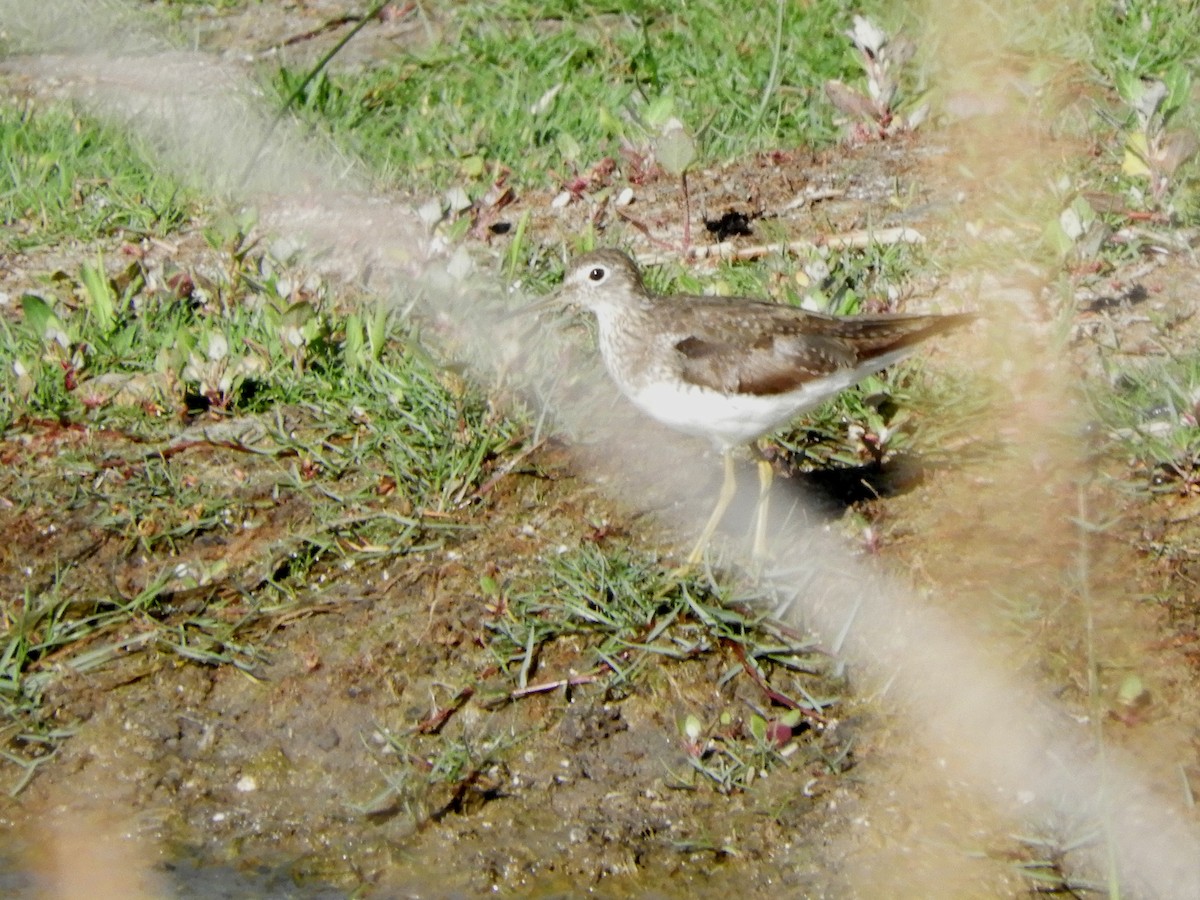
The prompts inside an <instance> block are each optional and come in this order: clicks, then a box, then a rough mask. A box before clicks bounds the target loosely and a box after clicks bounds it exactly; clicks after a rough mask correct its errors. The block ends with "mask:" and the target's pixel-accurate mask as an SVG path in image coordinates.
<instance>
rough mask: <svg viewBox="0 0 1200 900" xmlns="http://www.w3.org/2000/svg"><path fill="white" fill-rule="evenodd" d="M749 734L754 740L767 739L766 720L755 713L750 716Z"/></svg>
mask: <svg viewBox="0 0 1200 900" xmlns="http://www.w3.org/2000/svg"><path fill="white" fill-rule="evenodd" d="M750 734H751V735H753V736H754V739H755V740H756V741H762V742H765V741H766V739H767V720H766V719H764V718H763V717H762V716H760V715H758V714H757V713H756V714H755V715H753V716H751V717H750Z"/></svg>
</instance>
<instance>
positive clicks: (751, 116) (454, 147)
mask: <svg viewBox="0 0 1200 900" xmlns="http://www.w3.org/2000/svg"><path fill="white" fill-rule="evenodd" d="M782 8H783V13H784V14H783V22H782V26H783V27H782V30H781V31H778V32H777V30H776V24H777V20H776V15H775V10H776V7H775V5H774V4H770V5H769V6H766V7H764V6H756V5H741V6H734V7H729V6H728V5H724V4H719V3H716V2H714V0H706V2H700V3H691V4H688V5H687V7H686V8H683V7H680V8H678V9H658V8H655V9H651V8H649V7H647V6H646V5H645V4H642V3H635V2H631V0H616V2H611V3H607V4H602V5H600V6H599V7H597V6H595V5H592V4H586V5H585V4H578V3H528V2H508V3H501V4H486V5H484V4H475V3H472V4H463V5H459V6H456V7H452V8H451V9H450V10H449V11H448V14H446V15H444V16H443V17H441V18H440V19H439V20H438V28H444V31H441V32H440V33H439V34H438V36H437V37H436V38H435V39H434V40H433V41H432V42H431V43H429V44H428V45H426V46H419V45H418V46H414V47H413V48H411V49H410V50H409V51H408V52H406V53H404V54H401V55H398V56H397V58H396V60H395V61H391V62H386V63H384V64H383V65H381V66H379V67H377V68H374V69H372V70H370V71H367V72H364V73H361V74H353V75H351V74H338V75H328V76H327V75H323V76H321V77H320V78H319V79H317V80H316V81H315V82H314V83H313V84H312V85H310V87H309V89H308V90H307V91H306V94H305V96H304V98H303V102H302V110H303V114H304V115H305V116H306V117H307V118H310V119H311V120H313V121H319V122H320V123H321V124H322V127H324V128H327V129H329V130H330V131H331V132H333V133H334V134H335V135H337V136H339V138H341V139H343V140H345V141H346V142H348V143H349V145H350V146H351V147H352V149H353V150H354V152H356V153H357V154H358V155H360V156H361V157H362V158H364V159H366V160H367V161H368V162H369V163H370V164H371V165H372V166H373V167H374V168H375V170H376V171H377V172H378V173H380V175H381V177H382V178H383V179H384V180H386V181H390V182H394V183H400V184H402V185H403V186H404V187H405V188H406V189H411V188H417V187H421V186H423V185H424V186H447V185H450V184H460V183H463V182H468V183H470V182H478V183H479V184H480V185H483V186H486V185H487V184H490V183H491V180H492V179H493V178H494V177H496V174H497V172H498V170H499V169H501V168H504V169H506V170H509V171H511V180H512V181H513V182H515V183H517V184H519V185H522V186H539V187H540V186H545V185H546V184H547V182H548V181H549V182H550V183H553V182H554V181H556V180H562V179H566V178H568V177H569V176H570V175H571V174H572V173H573V172H574V171H576V170H586V169H588V168H590V167H591V166H592V165H594V164H595V163H597V162H599V161H600V160H601V159H602V158H604V157H605V156H613V157H618V156H619V155H620V154H621V152H622V146H628V147H631V148H633V149H634V150H635V151H638V152H644V151H645V149H646V147H647V146H648V140H649V134H650V133H652V132H653V129H652V128H648V127H647V125H646V119H647V117H649V118H651V119H653V118H654V117H655V116H656V115H657V116H658V117H660V118H661V117H662V116H663V114H664V112H666V111H672V112H673V113H674V114H675V115H676V116H678V117H679V118H680V119H681V120H682V121H683V122H684V123H685V124H686V125H687V126H688V127H689V128H690V129H691V130H692V131H694V132H697V133H698V134H699V136H700V141H699V143H700V148H701V152H702V158H705V159H709V160H720V159H726V158H730V157H733V156H737V155H740V154H743V153H746V152H748V151H751V150H754V149H762V148H768V147H776V146H781V145H793V144H811V143H824V142H828V141H830V140H832V139H833V138H834V136H835V131H834V128H833V124H832V120H831V110H830V109H829V107H828V105H827V104H826V103H824V102H823V101H821V100H820V99H819V94H820V91H821V86H822V84H823V82H824V80H825V79H826V78H829V77H842V78H850V77H853V75H854V63H853V59H852V57H851V55H850V53H849V51H848V49H847V41H846V39H845V38H844V37H843V36H842V34H841V33H840V27H843V26H846V25H848V24H849V22H850V18H851V13H852V12H853V11H855V10H856V9H857V7H854V6H852V5H850V4H847V3H845V2H841V0H818V2H816V3H812V4H794V3H786V4H783V7H782ZM734 35H736V36H737V37H736V38H734V37H732V36H734ZM773 72H774V73H775V76H774V78H772V73H773ZM302 74H303V73H299V72H288V71H284V72H281V73H280V74H279V76H278V79H277V82H276V84H277V87H278V89H279V91H280V94H281V96H287V95H289V94H290V93H291V92H292V90H293V88H294V86H295V85H296V84H298V83H299V80H300V79H301V77H302ZM517 74H519V77H514V75H517ZM551 92H556V93H554V94H553V96H552V97H551ZM535 108H537V111H536V112H534V111H532V110H534V109H535Z"/></svg>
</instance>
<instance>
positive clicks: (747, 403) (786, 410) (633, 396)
mask: <svg viewBox="0 0 1200 900" xmlns="http://www.w3.org/2000/svg"><path fill="white" fill-rule="evenodd" d="M828 387H829V386H828V385H824V386H822V389H819V390H814V389H813V387H812V386H810V387H805V388H801V389H800V390H796V391H791V392H789V393H786V394H774V395H769V396H757V395H754V394H722V393H719V392H717V391H713V390H709V389H707V388H700V387H695V386H692V385H686V386H681V385H671V384H666V383H658V384H654V385H651V386H649V387H644V388H641V389H640V390H637V391H630V392H629V399H630V400H632V401H633V402H634V404H635V405H636V406H637V407H638V408H639V409H641V410H642V412H644V413H646V414H647V415H648V416H650V417H651V418H654V419H657V420H658V421H660V422H662V423H663V424H664V425H666V426H667V427H669V428H674V429H675V430H676V431H682V432H683V433H684V434H692V435H695V436H697V437H705V438H708V439H709V440H711V441H714V442H715V443H716V444H718V445H720V446H721V447H722V448H725V447H733V446H736V445H738V444H745V443H748V442H749V441H752V440H754V438H757V437H761V436H762V435H764V434H767V433H768V432H771V431H774V430H775V429H776V428H778V427H780V426H781V425H783V424H785V423H786V422H788V421H789V420H790V419H792V418H794V417H795V416H796V415H798V414H799V413H802V412H804V411H806V410H809V409H812V408H813V407H815V406H819V405H820V404H821V403H822V402H824V401H825V400H826V399H828V398H829V397H830V396H832V394H835V393H837V390H834V391H832V392H831V391H829V390H828Z"/></svg>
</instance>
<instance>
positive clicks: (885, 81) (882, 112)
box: [825, 16, 926, 139]
mask: <svg viewBox="0 0 1200 900" xmlns="http://www.w3.org/2000/svg"><path fill="white" fill-rule="evenodd" d="M846 36H847V37H849V38H850V40H851V41H853V42H854V47H855V49H857V50H858V55H859V63H860V64H861V65H862V67H863V71H864V73H865V74H866V76H867V91H866V93H865V94H864V93H863V92H862V91H860V90H857V89H856V88H852V87H850V86H849V85H847V84H844V83H843V82H841V81H838V80H837V79H831V80H829V81H827V82H825V94H826V96H828V97H829V99H830V101H831V102H832V103H833V105H834V106H836V107H837V108H838V110H839V111H840V112H842V113H844V114H845V115H847V116H849V117H850V120H851V123H850V126H849V128H850V130H851V136H852V137H855V138H858V139H864V138H866V137H868V134H867V132H866V131H865V130H864V128H865V126H866V125H867V124H871V125H874V126H875V128H876V129H877V133H878V135H879V136H880V137H886V136H887V135H889V134H892V133H894V132H896V131H908V130H911V129H913V128H916V127H917V125H918V124H920V122H921V121H922V120H923V119H924V118H925V114H926V107H925V106H921V107H918V108H917V109H916V110H914V111H913V112H911V113H910V114H908V115H907V116H897V114H896V110H897V107H898V106H899V103H898V101H897V97H898V94H899V89H900V70H901V69H902V68H903V67H904V66H905V64H906V63H907V62H908V61H909V60H910V59H911V58H912V55H913V52H914V50H915V47H914V45H913V44H912V42H911V41H908V40H903V39H893V38H891V37H889V35H888V34H887V33H886V32H885V31H884V30H883V29H882V28H880V27H879V26H878V25H876V24H875V23H874V22H872V21H871V20H870V19H868V18H865V17H864V16H855V17H854V27H853V28H851V29H850V30H849V31H847V32H846Z"/></svg>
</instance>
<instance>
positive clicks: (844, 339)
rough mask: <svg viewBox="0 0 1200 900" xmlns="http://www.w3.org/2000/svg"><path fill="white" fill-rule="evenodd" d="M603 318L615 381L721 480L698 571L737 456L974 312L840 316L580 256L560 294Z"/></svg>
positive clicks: (763, 471) (764, 479)
mask: <svg viewBox="0 0 1200 900" xmlns="http://www.w3.org/2000/svg"><path fill="white" fill-rule="evenodd" d="M556 297H557V299H558V301H559V302H566V303H568V304H571V305H577V306H580V307H582V308H584V309H586V310H588V311H589V312H591V313H592V314H593V315H594V316H595V317H596V321H597V324H598V343H599V350H600V355H601V357H602V358H603V360H604V366H605V368H606V369H607V371H608V374H609V376H610V377H611V378H612V380H613V382H614V383H615V384H616V386H617V388H618V389H619V390H620V392H621V393H622V394H623V395H624V396H625V397H626V398H628V399H629V400H630V401H631V402H632V403H633V405H634V406H636V407H637V408H638V409H640V410H641V411H642V412H643V413H645V414H646V415H648V416H650V417H651V418H652V419H655V420H657V421H658V422H661V423H662V424H663V425H666V426H667V427H668V428H672V429H674V430H676V431H679V432H682V433H684V434H689V435H694V436H696V437H701V438H707V439H708V440H709V441H711V442H712V443H713V445H714V446H715V447H716V449H717V450H719V451H720V453H721V456H722V458H723V462H724V482H723V484H722V487H721V491H720V493H719V495H718V498H717V504H716V507H715V508H714V509H713V512H712V514H711V515H710V516H709V519H708V521H707V522H706V523H705V526H704V528H703V529H702V530H701V532H700V537H699V540H698V541H697V542H696V545H695V547H694V548H693V549H692V551H691V553H690V554H689V555H688V557H687V566H694V565H696V564H698V563H699V562H700V561H701V560H702V559H703V554H704V551H705V549H706V547H707V546H708V544H709V542H710V541H711V539H712V536H713V534H714V533H715V531H716V529H717V527H718V525H719V524H720V522H721V519H722V518H723V517H724V515H725V513H726V511H727V510H728V508H729V504H730V503H731V502H732V500H733V497H734V494H735V492H736V490H737V484H736V475H735V472H734V462H733V453H734V451H735V450H736V449H737V448H738V447H739V446H742V445H745V444H749V443H750V442H752V441H755V440H757V439H758V438H760V437H762V436H764V435H767V434H770V433H771V432H773V431H775V430H776V429H778V428H780V427H781V426H783V425H785V424H786V423H788V422H789V421H791V420H792V419H794V418H796V417H797V416H799V415H800V414H802V413H804V412H807V411H810V410H812V409H814V408H816V407H818V406H820V405H821V404H822V403H824V402H825V401H827V400H829V399H831V398H833V397H835V396H837V395H838V394H839V393H841V392H842V391H844V390H846V389H847V388H849V387H851V386H853V385H854V384H856V383H858V382H859V381H861V380H862V379H864V378H866V377H867V376H868V375H871V374H873V373H875V372H878V371H879V370H881V369H884V368H886V367H887V366H890V365H892V364H893V363H896V362H897V361H899V360H901V359H903V358H905V357H906V356H908V355H909V354H910V353H911V352H912V351H913V350H914V349H915V347H916V346H917V345H918V344H920V343H921V342H922V341H925V340H927V339H929V338H931V337H933V336H935V335H938V334H941V333H943V332H946V331H949V330H951V329H955V328H959V327H962V326H964V325H966V324H967V323H969V322H971V321H972V320H973V319H974V318H975V316H974V314H972V313H953V314H948V315H922V314H888V315H870V316H835V315H828V314H824V313H817V312H811V311H809V310H804V309H799V308H797V307H793V306H788V305H785V304H780V303H773V302H770V301H765V300H760V299H755V298H752V297H707V296H695V295H689V294H670V295H663V294H657V293H654V292H652V291H650V290H649V289H648V288H647V287H646V283H645V281H644V279H643V278H642V273H641V271H640V269H639V268H638V266H637V264H636V263H635V262H634V261H633V259H632V258H631V257H630V256H629V255H628V254H627V253H625V252H624V251H621V250H616V249H602V250H594V251H592V252H589V253H585V254H583V255H581V256H579V257H577V258H576V259H574V260H573V261H572V262H571V263H570V264H569V265H568V266H567V269H566V272H565V274H564V276H563V281H562V286H561V287H560V288H559V290H558V291H557V293H556ZM758 473H759V486H760V490H759V500H758V511H757V516H756V524H755V533H754V557H755V558H756V559H761V558H763V557H764V556H765V547H766V523H767V515H766V502H767V496H768V492H769V489H770V484H771V476H772V472H771V466H770V463H768V462H767V461H766V460H763V459H760V460H759V463H758Z"/></svg>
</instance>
